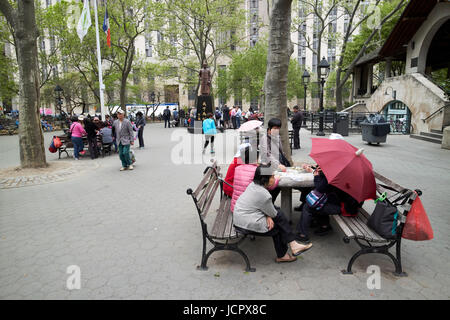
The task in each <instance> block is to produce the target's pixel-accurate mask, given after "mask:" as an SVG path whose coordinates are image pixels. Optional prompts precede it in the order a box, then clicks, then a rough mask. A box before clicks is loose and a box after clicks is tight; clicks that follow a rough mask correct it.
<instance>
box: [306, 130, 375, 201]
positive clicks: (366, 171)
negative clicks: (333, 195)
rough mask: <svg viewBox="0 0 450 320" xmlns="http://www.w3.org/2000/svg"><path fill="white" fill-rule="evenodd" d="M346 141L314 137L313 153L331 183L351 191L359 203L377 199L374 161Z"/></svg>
mask: <svg viewBox="0 0 450 320" xmlns="http://www.w3.org/2000/svg"><path fill="white" fill-rule="evenodd" d="M363 150H364V149H359V150H358V149H357V148H355V147H354V146H352V145H351V144H350V143H348V142H347V141H345V140H340V139H338V140H330V139H321V138H312V148H311V153H310V154H309V156H310V157H311V158H313V159H314V160H315V161H316V163H317V164H318V165H319V166H320V167H321V168H322V171H323V173H324V174H325V177H327V180H328V183H329V184H331V185H333V186H335V187H337V188H339V189H341V190H342V191H344V192H346V193H348V194H349V195H351V196H352V197H353V198H355V199H356V200H357V201H358V202H361V201H364V200H367V199H376V182H375V176H374V175H373V169H372V164H371V163H370V161H369V160H368V159H367V158H366V156H364V155H363V154H362V152H363Z"/></svg>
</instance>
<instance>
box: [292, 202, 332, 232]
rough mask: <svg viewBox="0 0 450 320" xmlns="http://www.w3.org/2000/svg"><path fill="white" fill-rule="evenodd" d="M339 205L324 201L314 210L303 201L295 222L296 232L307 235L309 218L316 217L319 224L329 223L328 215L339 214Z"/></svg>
mask: <svg viewBox="0 0 450 320" xmlns="http://www.w3.org/2000/svg"><path fill="white" fill-rule="evenodd" d="M340 213H341V207H340V206H338V205H337V204H334V203H328V202H327V203H325V205H324V206H323V208H322V209H321V210H315V209H312V208H310V207H309V205H308V203H307V202H305V205H304V206H303V210H302V216H301V217H300V220H299V222H298V224H297V227H296V231H297V233H298V234H299V235H300V234H303V235H305V236H307V237H308V236H309V226H310V224H311V219H313V218H314V219H316V220H317V223H318V224H319V225H320V226H325V225H329V224H330V217H329V216H330V215H333V214H340Z"/></svg>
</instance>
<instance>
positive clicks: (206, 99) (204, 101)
mask: <svg viewBox="0 0 450 320" xmlns="http://www.w3.org/2000/svg"><path fill="white" fill-rule="evenodd" d="M208 113H212V114H214V113H213V100H212V96H198V97H197V118H196V119H195V120H196V121H203V120H205V119H206V115H207V114H208Z"/></svg>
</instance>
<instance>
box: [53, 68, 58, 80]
mask: <svg viewBox="0 0 450 320" xmlns="http://www.w3.org/2000/svg"><path fill="white" fill-rule="evenodd" d="M52 71H53V79H58V77H59V73H58V66H53V68H52Z"/></svg>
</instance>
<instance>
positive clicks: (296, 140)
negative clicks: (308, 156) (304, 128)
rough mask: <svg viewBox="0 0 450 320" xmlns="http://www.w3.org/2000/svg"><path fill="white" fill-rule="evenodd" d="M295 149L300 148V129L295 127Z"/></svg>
mask: <svg viewBox="0 0 450 320" xmlns="http://www.w3.org/2000/svg"><path fill="white" fill-rule="evenodd" d="M293 130H294V149H298V148H300V127H294V128H293Z"/></svg>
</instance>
